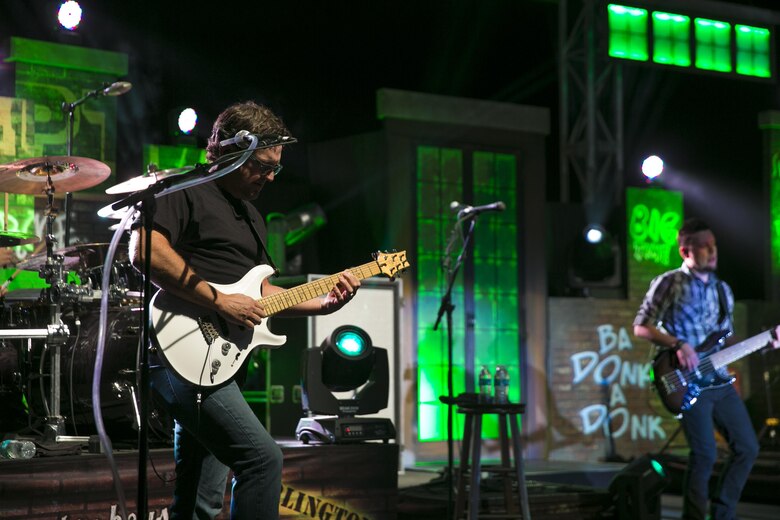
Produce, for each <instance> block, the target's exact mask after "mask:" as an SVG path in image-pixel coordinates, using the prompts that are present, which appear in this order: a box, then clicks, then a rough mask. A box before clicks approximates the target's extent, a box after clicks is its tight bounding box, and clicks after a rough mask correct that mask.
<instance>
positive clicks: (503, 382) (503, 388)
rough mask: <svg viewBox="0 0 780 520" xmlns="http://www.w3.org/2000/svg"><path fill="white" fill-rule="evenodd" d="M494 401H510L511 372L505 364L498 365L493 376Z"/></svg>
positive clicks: (499, 402)
mask: <svg viewBox="0 0 780 520" xmlns="http://www.w3.org/2000/svg"><path fill="white" fill-rule="evenodd" d="M493 392H494V398H493V399H494V401H495V402H496V404H505V403H508V402H509V372H508V371H507V369H506V367H505V366H504V365H497V366H496V375H495V377H494V378H493Z"/></svg>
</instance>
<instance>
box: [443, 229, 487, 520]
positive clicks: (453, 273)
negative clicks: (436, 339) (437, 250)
mask: <svg viewBox="0 0 780 520" xmlns="http://www.w3.org/2000/svg"><path fill="white" fill-rule="evenodd" d="M466 219H468V229H467V230H466V236H465V237H464V238H463V245H462V246H461V250H460V253H459V254H458V258H457V260H456V261H455V265H454V266H452V267H450V265H449V254H450V246H451V245H452V241H450V244H448V246H447V250H446V252H445V254H446V257H445V262H446V264H445V265H446V268H447V291H446V292H445V293H444V296H442V299H441V305H439V311H438V314H437V316H436V323H434V325H433V330H438V328H439V323H440V322H441V318H442V316H443V315H445V314H446V316H447V320H446V321H447V396H439V400H440V401H441V402H443V403H446V404H447V476H446V478H445V482H446V484H447V518H451V517H452V471H453V467H454V463H453V434H452V418H453V412H452V405H453V404H455V403H456V399H455V397H454V396H453V395H452V394H453V382H452V366H453V361H452V350H453V341H452V312H453V311H454V310H455V306H454V305H453V304H452V288H453V286H454V285H455V278H457V276H458V271H460V268H461V266H462V265H463V261H464V260H465V258H466V254H467V253H468V247H469V244H470V243H471V237H472V235H473V234H474V228H475V226H476V220H477V215H476V214H474V215H473V217H472V218H469V217H468V216H466V217H460V218H459V219H458V221H457V222H456V223H455V226H456V227H455V228H453V233H454V232H455V230H456V229H457V226H458V225H459V224H461V223H462V222H463V221H464V220H466ZM471 507H474V505H473V504H472V506H471Z"/></svg>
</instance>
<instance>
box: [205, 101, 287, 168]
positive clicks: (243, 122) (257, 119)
mask: <svg viewBox="0 0 780 520" xmlns="http://www.w3.org/2000/svg"><path fill="white" fill-rule="evenodd" d="M241 130H247V131H248V132H250V133H252V134H257V135H263V136H265V135H281V136H289V135H290V131H289V130H288V129H287V127H286V126H284V123H283V122H282V120H281V119H280V118H279V116H277V115H276V114H274V113H273V112H272V111H271V109H269V108H268V107H266V106H263V105H259V104H257V103H255V102H254V101H243V102H241V103H235V104H233V105H230V106H229V107H227V108H226V109H225V110H223V111H222V113H221V114H219V116H218V117H217V120H216V121H214V126H213V127H212V129H211V137H209V142H208V144H207V145H206V158H207V159H208V161H214V160H215V159H217V158H218V157H220V156H221V155H223V154H224V153H225V152H230V151H234V150H237V149H238V147H237V146H236V145H229V146H226V147H224V148H222V147H220V146H219V142H220V141H223V140H225V139H230V138H231V137H234V136H235V135H236V133H237V132H239V131H241Z"/></svg>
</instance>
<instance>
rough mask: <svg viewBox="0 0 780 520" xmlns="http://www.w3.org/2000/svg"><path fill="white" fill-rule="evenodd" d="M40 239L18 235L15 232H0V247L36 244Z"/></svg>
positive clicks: (23, 234)
mask: <svg viewBox="0 0 780 520" xmlns="http://www.w3.org/2000/svg"><path fill="white" fill-rule="evenodd" d="M39 240H40V238H38V237H36V236H35V235H29V234H27V233H18V232H16V231H0V247H14V246H23V245H25V244H32V243H34V242H38V241H39Z"/></svg>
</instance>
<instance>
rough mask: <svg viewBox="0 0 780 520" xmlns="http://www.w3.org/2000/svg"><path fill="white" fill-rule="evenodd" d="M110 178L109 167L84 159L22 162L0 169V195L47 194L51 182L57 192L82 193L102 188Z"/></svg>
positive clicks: (45, 159) (48, 159) (70, 158)
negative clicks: (3, 193) (99, 186)
mask: <svg viewBox="0 0 780 520" xmlns="http://www.w3.org/2000/svg"><path fill="white" fill-rule="evenodd" d="M110 174H111V168H109V167H108V165H106V164H104V163H102V162H100V161H96V160H95V159H87V158H85V157H73V156H56V157H55V156H51V157H34V158H31V159H20V160H18V161H16V162H12V163H10V164H3V165H0V191H4V192H6V193H23V194H27V195H37V194H39V193H43V192H45V191H46V181H47V180H48V179H49V178H51V181H52V183H53V184H54V188H55V190H57V191H60V192H68V191H79V190H85V189H87V188H91V187H92V186H96V185H98V184H100V183H101V182H103V181H104V180H106V179H107V178H108V176H109V175H110Z"/></svg>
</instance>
